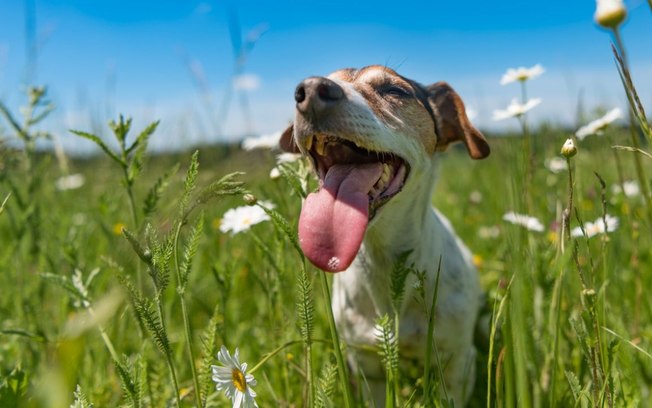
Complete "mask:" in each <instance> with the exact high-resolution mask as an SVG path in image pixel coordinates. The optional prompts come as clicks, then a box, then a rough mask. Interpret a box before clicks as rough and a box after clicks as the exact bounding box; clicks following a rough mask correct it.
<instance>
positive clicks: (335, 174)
mask: <svg viewBox="0 0 652 408" xmlns="http://www.w3.org/2000/svg"><path fill="white" fill-rule="evenodd" d="M382 173H383V166H382V164H381V163H370V164H365V165H362V166H353V165H349V164H337V165H333V166H331V167H330V169H328V173H327V174H326V177H325V180H324V184H323V186H322V188H321V189H320V190H319V191H318V192H316V193H312V194H310V195H308V197H307V198H306V201H305V202H304V203H303V208H302V209H301V216H300V217H299V242H300V244H301V249H303V252H304V254H305V255H306V256H307V257H308V259H309V260H310V261H311V262H312V263H313V264H314V265H315V266H317V267H318V268H320V269H323V270H325V271H329V272H340V271H343V270H345V269H346V268H348V267H349V265H351V262H353V259H354V258H355V255H356V254H357V253H358V249H360V245H361V244H362V238H363V237H364V233H365V230H366V229H367V222H368V221H369V198H368V194H369V190H371V188H372V187H373V185H374V184H375V183H376V181H378V179H379V178H380V176H381V175H382Z"/></svg>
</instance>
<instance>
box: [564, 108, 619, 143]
mask: <svg viewBox="0 0 652 408" xmlns="http://www.w3.org/2000/svg"><path fill="white" fill-rule="evenodd" d="M622 117H623V113H622V111H621V110H620V108H613V109H612V110H610V111H609V112H607V113H606V114H605V115H604V116H603V117H601V118H598V119H596V120H594V121H592V122H589V124H587V125H584V126H582V127H581V128H579V129H578V130H577V132H575V136H577V139H579V140H583V139H584V138H585V137H587V136H590V135H601V134H602V133H604V130H605V129H606V128H607V127H608V126H609V125H610V124H611V123H612V122H614V121H615V120H618V119H620V118H622Z"/></svg>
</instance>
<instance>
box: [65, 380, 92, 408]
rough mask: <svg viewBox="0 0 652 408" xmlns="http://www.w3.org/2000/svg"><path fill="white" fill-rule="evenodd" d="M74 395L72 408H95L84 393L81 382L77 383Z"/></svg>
mask: <svg viewBox="0 0 652 408" xmlns="http://www.w3.org/2000/svg"><path fill="white" fill-rule="evenodd" d="M73 396H74V397H75V400H74V401H73V403H72V405H70V408H93V404H91V403H90V402H89V401H88V397H87V396H86V394H84V391H82V389H81V386H80V385H79V384H77V388H75V392H74V393H73Z"/></svg>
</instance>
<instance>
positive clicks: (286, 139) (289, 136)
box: [278, 124, 301, 153]
mask: <svg viewBox="0 0 652 408" xmlns="http://www.w3.org/2000/svg"><path fill="white" fill-rule="evenodd" d="M278 144H279V146H280V147H281V150H283V151H285V152H289V153H301V152H300V151H299V147H298V146H297V144H296V143H295V142H294V124H291V125H290V126H288V128H287V129H285V130H284V131H283V133H282V134H281V139H280V140H279V142H278Z"/></svg>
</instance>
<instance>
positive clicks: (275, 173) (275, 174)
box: [269, 167, 281, 180]
mask: <svg viewBox="0 0 652 408" xmlns="http://www.w3.org/2000/svg"><path fill="white" fill-rule="evenodd" d="M279 177H281V170H279V168H278V167H274V168H273V169H272V170H271V171H270V172H269V178H271V179H272V180H276V179H277V178H279Z"/></svg>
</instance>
